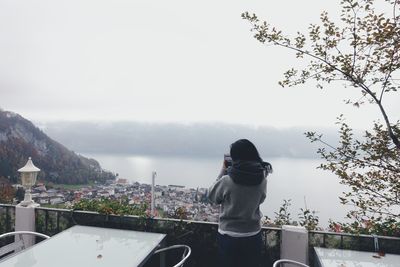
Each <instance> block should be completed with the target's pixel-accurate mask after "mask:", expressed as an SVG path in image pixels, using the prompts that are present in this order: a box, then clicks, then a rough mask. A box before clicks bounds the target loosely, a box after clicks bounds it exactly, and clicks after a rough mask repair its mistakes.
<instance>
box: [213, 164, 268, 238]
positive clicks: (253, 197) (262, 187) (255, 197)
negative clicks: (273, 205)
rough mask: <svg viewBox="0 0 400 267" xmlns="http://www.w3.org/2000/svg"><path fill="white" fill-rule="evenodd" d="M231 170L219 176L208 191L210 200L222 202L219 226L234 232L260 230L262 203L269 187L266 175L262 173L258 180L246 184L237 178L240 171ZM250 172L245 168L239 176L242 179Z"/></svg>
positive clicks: (223, 229)
mask: <svg viewBox="0 0 400 267" xmlns="http://www.w3.org/2000/svg"><path fill="white" fill-rule="evenodd" d="M228 174H229V175H223V176H222V177H218V179H217V181H216V182H215V183H214V184H213V185H212V186H211V187H210V189H209V194H208V198H209V199H210V201H211V202H213V203H215V204H220V205H221V206H220V215H219V229H221V230H222V231H230V232H235V233H250V232H256V231H259V230H260V229H261V223H260V221H261V217H262V213H261V212H260V208H259V206H260V204H261V203H262V202H264V200H265V197H266V191H267V180H266V179H265V176H262V178H261V179H259V181H258V182H257V183H256V184H252V185H245V184H242V183H240V181H239V182H238V179H237V176H238V173H230V172H229V170H228ZM248 174H249V173H243V172H242V173H239V176H240V178H242V179H249V177H247V176H248ZM246 175H247V176H246ZM251 175H252V174H250V176H251ZM231 176H233V177H235V178H236V179H233V178H231ZM250 178H251V177H250ZM234 180H235V181H236V182H235V181H234ZM239 180H240V179H239Z"/></svg>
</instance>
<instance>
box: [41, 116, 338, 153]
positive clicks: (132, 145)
mask: <svg viewBox="0 0 400 267" xmlns="http://www.w3.org/2000/svg"><path fill="white" fill-rule="evenodd" d="M38 126H39V127H40V128H41V129H42V130H43V131H44V132H45V133H46V134H48V135H49V136H50V137H51V138H53V139H54V140H56V141H57V142H59V143H61V144H63V145H65V146H66V147H67V148H69V149H71V150H73V151H75V152H77V153H91V154H125V155H154V156H157V155H159V156H191V157H210V156H212V157H218V156H221V155H222V154H223V153H225V152H228V151H229V145H230V144H231V143H233V142H234V141H236V140H237V139H241V138H246V139H249V140H251V141H252V142H253V143H254V144H255V145H256V146H257V147H258V149H259V151H260V154H261V155H262V156H267V157H290V158H317V157H318V155H317V154H316V150H317V148H318V146H319V145H318V144H311V143H310V141H309V140H308V139H307V138H306V137H305V135H304V132H305V131H311V130H315V129H306V128H301V127H291V128H281V129H279V128H274V127H267V126H263V127H250V126H244V125H237V124H221V123H191V124H182V123H168V124H166V123H144V122H126V121H125V122H108V123H104V122H103V123H95V122H51V123H41V124H39V125H38ZM318 131H320V132H321V133H323V134H325V136H326V138H327V140H328V141H329V142H330V143H332V144H335V142H336V138H337V137H336V135H335V130H334V129H333V128H320V129H318Z"/></svg>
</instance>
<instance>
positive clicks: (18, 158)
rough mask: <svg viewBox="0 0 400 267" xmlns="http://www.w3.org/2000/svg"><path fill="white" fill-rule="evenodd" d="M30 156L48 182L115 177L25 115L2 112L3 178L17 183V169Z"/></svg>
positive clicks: (0, 152)
mask: <svg viewBox="0 0 400 267" xmlns="http://www.w3.org/2000/svg"><path fill="white" fill-rule="evenodd" d="M28 157H32V160H33V162H34V164H35V165H36V166H37V167H39V168H40V169H41V172H40V173H39V176H38V179H40V180H44V181H48V182H53V183H63V184H82V183H88V182H90V181H98V182H104V181H105V180H108V179H114V178H115V176H114V175H113V174H112V173H110V172H107V171H104V170H102V169H101V167H100V165H99V163H98V162H97V161H96V160H94V159H88V158H85V157H83V156H81V155H78V154H76V153H74V152H73V151H70V150H69V149H67V148H66V147H64V146H63V145H61V144H60V143H58V142H56V141H54V140H52V139H51V138H49V137H48V136H47V135H46V134H45V133H43V132H42V131H41V130H40V129H39V128H37V127H36V126H35V125H33V123H32V122H30V121H28V120H26V119H24V118H23V117H22V116H20V115H18V114H15V113H13V112H9V111H3V110H0V177H1V176H4V177H7V178H9V179H10V180H11V182H17V180H18V177H19V175H18V172H17V170H18V169H19V168H20V167H22V166H24V165H25V163H26V161H27V159H28Z"/></svg>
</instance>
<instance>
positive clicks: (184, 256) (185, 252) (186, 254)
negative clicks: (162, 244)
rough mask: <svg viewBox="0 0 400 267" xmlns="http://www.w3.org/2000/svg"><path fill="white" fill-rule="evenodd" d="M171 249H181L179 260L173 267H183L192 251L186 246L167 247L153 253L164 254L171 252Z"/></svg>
mask: <svg viewBox="0 0 400 267" xmlns="http://www.w3.org/2000/svg"><path fill="white" fill-rule="evenodd" d="M172 249H183V253H182V258H181V260H180V261H179V262H178V263H177V264H175V265H174V266H173V267H181V266H183V264H184V263H185V262H186V261H187V259H188V258H189V256H190V254H191V253H192V249H191V248H190V247H189V246H187V245H173V246H169V247H166V248H161V249H158V250H156V251H155V252H154V254H158V253H161V252H165V251H168V250H172Z"/></svg>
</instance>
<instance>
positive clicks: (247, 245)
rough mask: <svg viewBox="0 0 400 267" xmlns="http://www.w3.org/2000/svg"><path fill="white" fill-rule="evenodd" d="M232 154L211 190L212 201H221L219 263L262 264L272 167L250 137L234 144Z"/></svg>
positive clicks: (235, 265)
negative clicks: (263, 226)
mask: <svg viewBox="0 0 400 267" xmlns="http://www.w3.org/2000/svg"><path fill="white" fill-rule="evenodd" d="M230 157H231V158H232V161H231V162H229V161H227V160H224V163H223V167H222V170H221V173H220V175H219V176H218V178H217V180H216V181H215V183H214V184H213V185H212V186H211V187H210V189H209V194H208V198H209V200H210V201H211V202H212V203H215V204H219V205H220V214H219V224H218V236H217V243H218V251H219V260H220V265H219V266H221V267H225V266H226V267H228V266H229V267H256V266H257V267H258V266H259V265H260V262H261V249H262V238H261V218H262V213H261V212H260V204H261V203H262V202H263V201H264V200H265V198H266V191H267V180H266V176H267V175H268V174H269V173H271V172H272V167H271V164H269V163H267V162H263V160H262V159H261V157H260V155H259V153H258V151H257V148H256V147H255V146H254V144H253V143H251V142H250V141H249V140H247V139H240V140H238V141H236V142H234V143H233V144H232V145H231V148H230ZM229 165H230V166H229Z"/></svg>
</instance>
